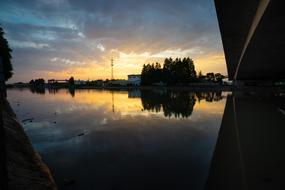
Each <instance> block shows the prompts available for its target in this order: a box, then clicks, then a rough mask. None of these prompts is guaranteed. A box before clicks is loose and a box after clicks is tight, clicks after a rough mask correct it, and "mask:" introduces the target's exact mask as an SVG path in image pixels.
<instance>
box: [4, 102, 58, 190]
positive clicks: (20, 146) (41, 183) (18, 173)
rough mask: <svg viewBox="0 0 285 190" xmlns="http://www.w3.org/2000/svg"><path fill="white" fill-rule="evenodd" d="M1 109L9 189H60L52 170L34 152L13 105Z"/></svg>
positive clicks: (5, 104)
mask: <svg viewBox="0 0 285 190" xmlns="http://www.w3.org/2000/svg"><path fill="white" fill-rule="evenodd" d="M1 107H2V114H3V127H4V135H5V138H4V141H5V142H4V144H5V149H6V151H5V152H6V164H5V165H6V177H7V186H8V188H9V189H11V190H26V189H27V190H55V189H57V187H56V184H55V182H54V180H53V177H52V175H51V172H50V170H49V168H48V167H47V166H46V165H45V164H44V163H43V161H42V159H41V157H40V156H39V154H38V153H37V152H36V151H35V150H34V149H33V147H32V145H31V143H30V140H29V138H28V136H27V135H26V134H25V131H24V129H23V127H22V126H21V124H20V122H19V121H18V120H17V117H16V115H15V113H14V112H13V110H12V109H11V107H10V105H9V103H8V102H7V101H6V100H4V102H3V104H2V106H1ZM2 140H3V139H2ZM0 189H1V188H0Z"/></svg>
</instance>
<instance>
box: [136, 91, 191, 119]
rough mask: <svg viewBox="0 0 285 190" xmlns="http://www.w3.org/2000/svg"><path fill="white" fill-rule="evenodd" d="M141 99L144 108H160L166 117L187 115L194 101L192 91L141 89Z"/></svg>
mask: <svg viewBox="0 0 285 190" xmlns="http://www.w3.org/2000/svg"><path fill="white" fill-rule="evenodd" d="M141 100H142V105H143V108H144V109H145V110H148V111H155V112H159V111H161V109H162V110H163V112H164V115H165V116H166V117H172V116H174V117H189V116H190V115H191V114H192V112H193V107H194V105H195V102H196V99H195V94H194V93H189V92H174V91H152V90H146V91H142V92H141Z"/></svg>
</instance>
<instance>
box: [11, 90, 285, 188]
mask: <svg viewBox="0 0 285 190" xmlns="http://www.w3.org/2000/svg"><path fill="white" fill-rule="evenodd" d="M228 94H229V93H225V92H223V93H222V92H216V93H213V92H207V93H194V92H185V91H167V90H165V91H162V90H144V91H138V90H137V91H103V90H76V91H69V90H65V89H63V90H58V91H51V90H50V91H48V90H45V91H44V92H36V91H31V90H28V89H24V90H18V89H11V90H9V91H8V97H9V98H8V99H9V102H10V104H11V106H12V107H13V109H14V111H15V112H16V114H17V116H18V118H19V120H21V121H22V123H23V126H24V129H25V131H26V133H27V134H28V136H29V137H30V139H31V141H32V144H33V146H34V147H35V149H36V150H37V151H38V152H39V153H40V155H41V156H42V158H43V160H44V162H45V163H46V164H47V165H48V166H49V168H50V169H51V171H52V173H53V175H54V178H55V180H56V182H57V184H58V186H59V188H60V189H99V190H101V189H103V190H104V189H205V188H206V189H216V188H217V187H218V188H219V189H228V188H229V187H228V186H225V187H222V186H221V184H222V183H219V180H221V179H222V181H225V178H229V179H227V181H230V179H232V180H233V179H235V180H234V181H235V182H236V184H239V185H244V184H246V183H248V182H244V181H245V180H244V178H246V177H249V176H255V175H254V174H255V173H254V172H253V173H252V171H251V170H253V169H251V170H246V171H245V168H247V167H249V168H259V170H258V171H259V172H260V170H261V169H260V168H262V167H261V166H262V165H264V164H267V165H268V163H273V161H272V160H269V161H268V160H266V161H264V160H260V161H259V160H258V159H256V158H255V157H254V155H258V154H260V155H258V157H263V159H265V158H264V155H265V154H271V155H272V154H274V153H275V154H277V155H275V156H277V157H279V158H280V157H281V158H283V157H282V156H283V153H284V151H283V152H282V151H281V152H280V150H279V152H272V151H273V150H274V149H272V146H274V147H275V148H276V144H277V143H279V144H280V143H281V144H284V141H283V140H281V136H280V135H279V136H280V139H279V136H278V134H280V132H285V131H284V126H283V127H281V126H282V124H284V123H285V120H284V113H285V112H284V113H283V112H282V109H283V108H282V106H281V107H280V106H277V107H276V105H278V103H280V102H282V101H283V99H284V98H283V99H282V98H281V100H280V97H279V98H278V100H276V101H275V99H276V98H275V99H274V101H275V102H277V104H274V103H273V102H274V101H273V99H272V98H270V99H269V100H268V101H267V99H268V98H267V99H266V101H265V100H264V99H262V98H261V99H260V98H256V97H254V98H245V99H244V98H233V97H232V96H231V95H229V96H228ZM283 102H284V101H283ZM274 105H275V107H274ZM266 106H267V107H266ZM270 106H271V107H270ZM272 106H273V107H272ZM225 108H226V109H225ZM270 109H272V110H271V112H268V110H270ZM280 110H281V111H280ZM224 111H225V112H224ZM263 112H264V113H263ZM224 113H225V114H224ZM252 113H254V114H253V116H254V117H256V118H254V117H251V118H249V115H250V114H252ZM265 113H267V114H265ZM270 113H272V116H271V115H270ZM233 114H234V116H233ZM262 114H265V115H262ZM261 116H262V117H261ZM265 116H266V117H267V118H269V123H268V122H267V123H266V122H265V121H263V119H265ZM252 118H253V119H252ZM28 119H31V120H32V121H30V120H28ZM251 119H252V121H251ZM222 120H223V122H222ZM245 121H246V122H245ZM248 121H251V122H254V121H258V122H259V123H258V124H256V123H250V122H248ZM266 121H268V119H267V120H266ZM283 122H284V123H283ZM272 123H273V124H274V123H275V124H276V126H277V127H276V129H278V130H276V131H277V132H278V134H275V133H274V135H273V136H274V139H275V141H276V139H279V140H278V142H275V141H273V142H272V139H266V138H268V135H267V134H268V132H270V134H273V132H274V131H273V130H269V129H268V126H269V125H272ZM239 125H240V126H239ZM247 125H249V126H247ZM252 126H258V127H259V128H258V129H257V128H256V127H252ZM248 130H249V131H248ZM280 130H281V131H280ZM282 130H283V131H282ZM256 131H261V133H258V134H259V135H256V134H257V133H256ZM253 134H255V135H253ZM283 134H285V133H283ZM262 135H264V136H262ZM241 140H242V141H241ZM266 142H270V143H266ZM262 143H263V145H264V144H266V148H269V149H268V150H267V149H264V147H262V148H261V147H260V144H261V145H262ZM272 143H273V144H272ZM284 145H285V144H284ZM264 151H265V152H264ZM266 151H267V152H266ZM252 152H254V154H253V153H252ZM284 158H285V157H284ZM252 160H254V161H252ZM258 161H259V164H255V165H254V164H253V163H258ZM265 162H266V163H265ZM274 162H276V161H275V160H274ZM282 163H283V162H282ZM252 164H253V165H252ZM278 164H279V166H280V163H278ZM283 165H284V164H283ZM270 167H271V165H270ZM264 170H265V171H264V172H263V173H262V171H261V173H262V174H261V175H262V176H257V178H258V179H259V178H260V181H261V182H262V183H261V185H260V186H261V187H264V184H263V181H262V180H264V181H265V182H264V183H267V182H268V181H269V182H270V183H272V180H273V179H274V180H278V179H279V178H278V175H277V176H276V175H275V176H272V175H271V173H275V174H276V173H277V174H278V171H276V168H275V170H273V171H272V172H271V173H270V172H269V173H268V169H264ZM247 172H251V173H249V174H248V173H247ZM266 172H267V173H266ZM256 173H258V172H256ZM223 174H224V176H223ZM231 175H232V176H231ZM229 176H231V177H229ZM245 176H246V177H245ZM255 177H256V176H255ZM283 181H284V180H283ZM273 182H274V181H273ZM232 184H235V183H231V185H230V186H231V187H233V186H232ZM273 184H274V183H273ZM234 187H236V188H237V189H242V188H240V186H238V185H236V186H234ZM242 187H243V186H242ZM230 189H235V188H230ZM261 189H262V188H261Z"/></svg>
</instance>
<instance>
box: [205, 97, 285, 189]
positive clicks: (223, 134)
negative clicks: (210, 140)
mask: <svg viewBox="0 0 285 190" xmlns="http://www.w3.org/2000/svg"><path fill="white" fill-rule="evenodd" d="M276 102H278V103H276ZM280 105H281V106H280ZM284 105H285V101H284V98H280V97H279V98H271V99H269V98H264V97H259V96H256V97H248V96H247V97H245V96H244V97H243V96H239V97H228V99H227V104H226V109H225V113H224V117H223V121H222V125H221V128H220V132H219V137H218V141H217V144H216V148H215V152H214V155H213V158H212V163H211V169H210V172H209V177H208V181H207V185H206V189H220V190H224V189H225V190H226V189H227V190H228V189H231V190H243V189H260V190H262V189H284V187H285V181H284V177H285V174H284V171H285V149H284V145H285V140H284V134H285V127H284V123H285V115H284V114H282V112H281V111H280V108H281V107H284Z"/></svg>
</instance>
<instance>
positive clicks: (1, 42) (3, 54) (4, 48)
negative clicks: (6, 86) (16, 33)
mask: <svg viewBox="0 0 285 190" xmlns="http://www.w3.org/2000/svg"><path fill="white" fill-rule="evenodd" d="M4 34H5V32H4V30H3V28H2V27H1V26H0V59H2V63H3V70H4V79H5V81H7V80H8V79H9V78H11V77H12V75H13V72H12V71H13V67H12V63H11V59H12V56H11V52H12V49H11V48H10V47H9V44H8V41H7V40H6V38H5V37H4Z"/></svg>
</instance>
